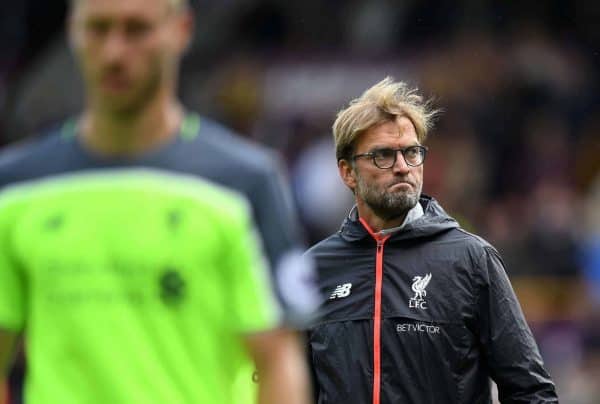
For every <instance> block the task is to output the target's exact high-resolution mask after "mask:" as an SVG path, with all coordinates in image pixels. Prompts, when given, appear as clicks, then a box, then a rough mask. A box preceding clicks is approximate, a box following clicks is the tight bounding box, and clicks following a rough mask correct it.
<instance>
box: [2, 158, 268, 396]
mask: <svg viewBox="0 0 600 404" xmlns="http://www.w3.org/2000/svg"><path fill="white" fill-rule="evenodd" d="M249 212H250V211H249V209H248V207H247V206H246V201H245V200H244V199H242V197H240V196H238V195H237V194H234V193H232V192H230V191H226V190H225V189H223V188H220V187H217V186H215V185H213V184H210V183H208V182H204V181H201V180H198V179H197V178H195V177H187V176H180V175H173V174H167V173H165V172H160V171H152V170H140V169H134V170H123V169H121V170H107V169H103V170H102V171H98V172H87V173H86V172H82V173H79V174H71V175H63V176H56V177H52V178H51V179H45V180H39V181H35V182H30V183H25V184H22V185H17V186H12V187H9V188H8V189H6V190H5V191H3V192H0V328H4V329H8V330H12V331H16V332H23V333H24V335H25V340H26V351H27V357H28V371H27V376H26V388H25V398H26V402H27V403H28V404H50V403H60V404H88V403H89V404H96V403H98V404H100V403H102V404H108V403H110V404H119V403H124V404H137V403H141V404H152V403H160V404H179V403H194V404H196V403H201V404H202V403H207V404H213V403H215V404H217V403H218V404H227V403H235V404H238V403H244V402H248V399H249V397H240V393H239V391H237V390H236V388H237V387H235V386H234V385H236V384H239V383H240V377H242V376H241V375H245V374H244V373H243V370H248V369H249V368H250V367H251V362H250V359H249V358H248V356H247V354H246V353H245V350H244V347H243V346H242V343H241V339H240V334H243V333H250V332H254V331H261V330H266V329H271V328H273V327H275V326H276V325H277V323H278V321H279V312H278V306H277V305H276V303H275V300H274V299H273V298H272V295H271V288H270V285H269V284H268V275H267V268H266V264H265V261H264V259H263V257H262V254H261V247H260V244H259V240H257V239H256V238H255V236H254V231H253V228H252V220H251V218H250V213H249ZM243 377H244V378H245V376H243ZM248 381H249V380H248ZM245 382H246V379H245V380H244V381H243V382H242V384H243V383H245ZM238 387H239V386H238ZM242 390H244V388H242ZM250 401H251V400H250Z"/></svg>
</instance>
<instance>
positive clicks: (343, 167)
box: [338, 159, 356, 192]
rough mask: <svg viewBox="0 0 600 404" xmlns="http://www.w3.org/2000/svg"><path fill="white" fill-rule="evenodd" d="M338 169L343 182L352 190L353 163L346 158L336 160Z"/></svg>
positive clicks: (354, 186) (354, 176) (353, 185)
mask: <svg viewBox="0 0 600 404" xmlns="http://www.w3.org/2000/svg"><path fill="white" fill-rule="evenodd" d="M338 171H339V173H340V177H341V178H342V181H344V184H346V186H347V187H348V188H350V189H351V190H352V192H354V188H356V172H355V170H354V166H353V164H352V163H350V162H349V161H348V160H345V159H341V160H339V161H338Z"/></svg>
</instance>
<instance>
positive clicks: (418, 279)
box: [411, 273, 431, 300]
mask: <svg viewBox="0 0 600 404" xmlns="http://www.w3.org/2000/svg"><path fill="white" fill-rule="evenodd" d="M430 280H431V274H430V273H429V274H427V275H425V276H415V277H414V278H413V284H412V286H411V289H412V291H413V292H415V297H413V299H415V300H422V299H423V297H424V296H427V291H426V290H425V288H426V287H427V284H428V283H429V281H430Z"/></svg>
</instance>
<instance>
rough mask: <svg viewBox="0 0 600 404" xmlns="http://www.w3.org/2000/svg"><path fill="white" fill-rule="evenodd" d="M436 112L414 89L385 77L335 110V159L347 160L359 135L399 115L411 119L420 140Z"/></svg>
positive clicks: (431, 123)
mask: <svg viewBox="0 0 600 404" xmlns="http://www.w3.org/2000/svg"><path fill="white" fill-rule="evenodd" d="M438 112H439V111H437V110H434V109H432V107H431V102H430V101H424V100H423V97H422V96H420V95H419V94H417V90H416V89H410V88H408V86H407V84H406V83H404V82H401V81H400V82H394V80H393V79H392V78H391V77H386V78H385V79H383V80H382V81H380V82H379V83H377V84H375V85H374V86H373V87H371V88H369V89H367V90H366V91H365V92H364V93H363V94H362V95H361V96H360V97H359V98H356V99H354V100H352V101H350V104H349V105H348V107H347V108H345V109H343V110H341V111H340V112H338V114H337V117H336V119H335V122H334V123H333V138H334V141H335V154H336V158H337V160H338V161H339V160H342V159H343V160H348V159H349V158H350V156H351V155H352V152H353V147H354V142H355V140H356V139H357V138H358V136H359V135H361V134H362V133H364V132H365V131H367V130H368V129H370V128H372V127H374V126H378V125H380V124H383V123H386V122H392V121H396V120H397V119H398V118H399V117H406V118H408V119H410V121H411V122H412V124H413V125H414V127H415V131H416V133H417V140H418V141H419V142H420V143H422V142H423V141H424V140H425V138H426V137H427V133H428V132H429V130H430V129H431V127H432V126H433V118H434V117H435V115H437V114H438Z"/></svg>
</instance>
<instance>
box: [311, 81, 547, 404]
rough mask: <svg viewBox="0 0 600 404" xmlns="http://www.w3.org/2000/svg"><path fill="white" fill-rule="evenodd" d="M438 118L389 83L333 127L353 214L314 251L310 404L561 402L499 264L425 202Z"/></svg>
mask: <svg viewBox="0 0 600 404" xmlns="http://www.w3.org/2000/svg"><path fill="white" fill-rule="evenodd" d="M435 114H436V111H434V110H433V109H432V108H431V106H430V105H429V103H428V102H424V101H423V98H422V97H421V96H419V95H418V94H417V93H416V91H415V90H410V89H409V88H408V87H407V86H406V84H404V83H402V82H394V81H393V80H392V79H390V78H387V79H385V80H383V81H381V82H380V83H378V84H376V85H375V86H373V87H371V88H370V89H368V90H367V91H366V92H365V93H364V94H363V95H362V96H361V97H359V98H357V99H355V100H353V101H352V102H350V104H349V106H348V107H347V108H346V109H343V110H342V111H340V112H339V113H338V115H337V119H336V121H335V123H334V125H333V134H334V138H335V145H336V157H337V161H338V168H339V174H340V176H341V178H342V181H343V182H344V183H345V184H346V186H347V187H348V188H350V190H351V191H352V192H353V193H354V196H355V200H356V206H355V207H354V208H353V209H352V210H351V212H350V213H349V215H348V217H347V218H346V219H345V221H344V223H343V224H342V227H341V228H340V230H339V231H338V232H337V233H336V234H334V235H332V236H330V237H329V238H327V239H325V240H323V241H321V242H320V243H318V244H316V245H315V246H314V247H312V248H311V249H310V250H309V251H308V252H307V254H309V255H310V256H312V257H314V258H315V259H316V262H317V269H318V275H319V282H320V287H321V290H322V292H324V293H323V295H324V297H326V299H327V300H326V301H325V302H324V303H323V304H322V317H321V318H320V319H319V320H318V321H317V322H315V324H314V325H313V326H312V327H311V328H310V329H309V332H308V335H309V347H310V355H311V360H312V369H313V375H314V378H315V392H316V394H317V398H316V400H317V401H318V403H319V404H346V403H362V404H365V403H373V404H395V403H411V404H421V403H423V404H425V403H427V404H439V403H444V404H454V403H456V404H458V403H461V404H474V403H491V402H492V401H491V400H492V398H491V393H490V391H491V388H490V381H489V379H490V378H491V379H493V380H494V381H495V382H496V383H497V385H498V390H499V397H500V401H501V402H502V403H556V402H558V399H557V396H556V392H555V389H554V384H553V383H552V381H551V379H550V377H549V375H548V373H547V372H546V370H545V369H544V367H543V364H542V359H541V357H540V354H539V352H538V349H537V347H536V344H535V341H534V339H533V337H532V334H531V332H530V330H529V327H528V326H527V323H526V322H525V319H524V317H523V314H522V312H521V309H520V307H519V303H518V302H517V299H516V297H515V295H514V293H513V290H512V287H511V285H510V283H509V280H508V278H507V276H506V273H505V271H504V265H503V262H502V260H501V258H500V256H499V254H498V252H497V251H496V250H495V249H494V247H492V246H491V245H490V244H488V243H487V242H485V241H484V240H483V239H481V238H479V237H477V236H474V235H472V234H469V233H467V232H466V231H464V230H462V229H461V228H460V227H459V225H458V223H457V222H456V221H455V220H454V219H452V218H451V217H449V216H448V215H447V214H446V213H445V212H444V210H443V209H442V208H441V206H440V205H439V204H438V203H437V202H436V201H435V200H434V199H433V198H431V197H429V196H426V195H424V194H422V193H421V189H422V184H423V163H424V162H425V156H426V154H427V148H426V147H425V146H424V145H423V143H424V141H425V138H426V136H427V133H428V131H429V130H430V128H431V126H432V123H431V122H432V118H433V117H434V115H435Z"/></svg>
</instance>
